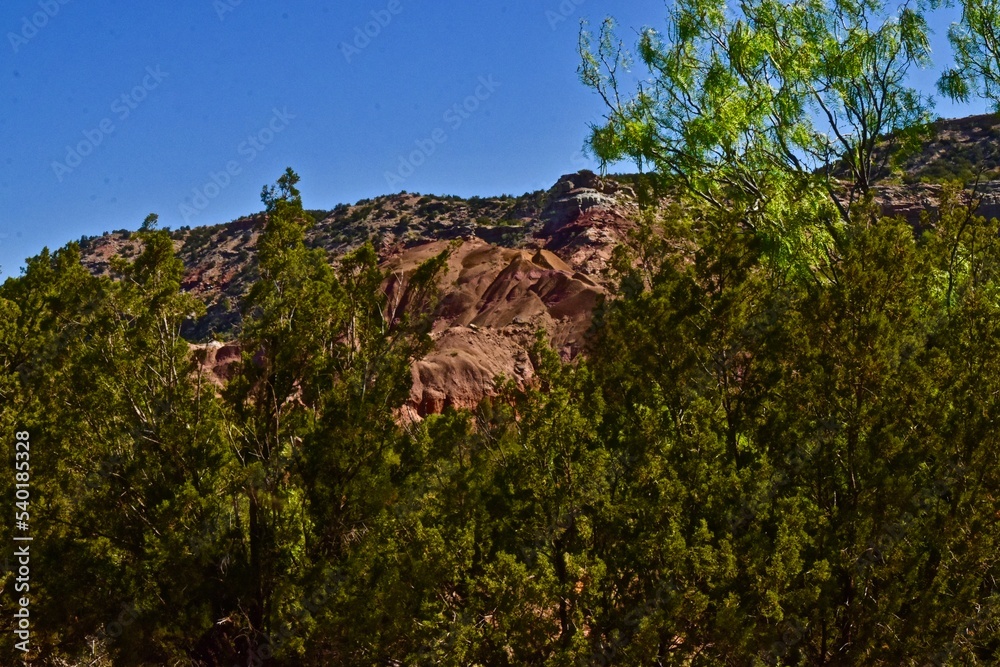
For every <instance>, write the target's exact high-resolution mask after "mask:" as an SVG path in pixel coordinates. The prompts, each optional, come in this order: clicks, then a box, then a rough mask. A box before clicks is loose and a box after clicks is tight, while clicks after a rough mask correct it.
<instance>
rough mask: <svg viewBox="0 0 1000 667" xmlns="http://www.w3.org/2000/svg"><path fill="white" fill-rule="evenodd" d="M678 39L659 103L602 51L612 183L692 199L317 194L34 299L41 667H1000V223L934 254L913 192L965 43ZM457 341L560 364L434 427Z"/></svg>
mask: <svg viewBox="0 0 1000 667" xmlns="http://www.w3.org/2000/svg"><path fill="white" fill-rule="evenodd" d="M963 10H964V12H963V14H962V19H961V20H962V21H963V23H962V25H961V26H960V27H961V29H957V30H955V31H953V33H952V35H951V40H952V43H953V47H954V49H955V53H956V56H955V62H954V63H952V65H951V66H950V67H948V68H946V69H945V71H944V75H943V78H942V82H941V90H942V91H943V92H945V93H947V94H949V95H951V96H953V97H955V98H956V99H959V100H961V99H968V98H969V97H970V96H971V95H975V94H978V95H982V96H984V97H986V98H987V99H989V100H991V101H993V102H997V101H1000V95H998V92H1000V89H998V83H1000V75H998V74H997V73H998V72H1000V66H998V63H997V60H996V55H997V54H995V53H994V52H993V51H991V50H990V45H991V44H995V43H997V41H998V40H997V37H998V35H996V34H995V33H993V32H991V31H992V26H994V25H1000V9H998V8H994V7H992V6H989V5H983V4H981V3H973V2H971V0H969V1H968V2H965V3H964V4H963ZM669 12H670V13H669V18H668V30H667V31H665V32H664V33H662V34H660V33H657V32H655V31H652V30H650V31H644V32H642V33H640V35H639V44H638V48H637V59H636V61H635V62H638V63H639V64H640V66H642V67H644V68H646V69H648V74H649V79H648V80H644V81H643V83H642V86H641V89H639V90H636V91H629V90H626V84H625V83H624V82H623V81H622V79H621V77H622V76H624V73H625V71H626V65H627V64H628V63H629V60H628V59H627V58H626V56H625V54H624V52H623V50H622V48H621V45H620V42H619V40H618V39H617V37H616V32H615V27H614V23H613V22H612V21H610V20H609V21H607V22H605V23H604V24H603V25H602V26H601V27H600V28H599V29H598V32H597V33H596V34H594V35H591V34H589V33H586V32H584V33H583V34H582V35H581V45H580V46H581V60H582V64H581V76H582V79H583V81H584V83H585V84H586V85H587V86H589V87H590V88H591V89H592V90H594V91H595V93H596V94H598V95H599V96H600V98H601V99H603V100H604V101H605V102H606V103H607V105H608V109H607V116H606V118H605V122H604V123H602V124H598V125H597V126H595V127H593V128H592V132H591V135H590V137H589V140H588V141H589V145H590V147H591V149H592V150H593V152H594V154H595V155H597V156H598V157H599V158H600V159H602V160H603V161H606V162H607V163H609V164H610V163H614V162H617V161H620V160H625V159H632V160H635V161H637V162H639V163H640V164H642V165H643V166H644V167H646V168H648V169H649V170H650V171H651V176H649V177H648V179H649V181H648V182H649V183H650V184H653V185H655V186H656V188H655V189H654V191H655V192H657V193H660V194H662V195H664V196H663V197H659V196H657V197H651V196H650V195H649V194H648V192H647V191H646V190H645V185H644V181H642V180H640V179H635V180H632V181H629V179H621V180H617V181H616V180H614V179H598V178H597V177H596V176H594V175H593V174H578V175H570V176H568V177H565V178H564V179H561V180H560V183H558V184H557V185H556V187H555V188H553V189H552V190H551V191H549V193H548V194H547V195H544V194H542V195H529V196H526V197H525V198H520V199H513V200H512V199H505V198H497V199H491V200H488V201H487V200H477V203H476V204H475V205H473V203H472V201H471V200H469V201H459V200H451V199H445V198H436V199H435V198H429V200H428V201H423V202H422V203H421V198H420V197H418V196H416V195H394V196H391V197H386V198H380V199H377V200H374V201H372V202H364V203H360V204H358V205H356V206H352V207H344V208H341V209H339V210H338V211H334V212H332V213H326V212H323V213H321V214H320V215H318V216H313V215H311V214H310V213H309V212H307V211H306V210H305V209H304V204H303V201H302V198H301V195H300V192H299V190H298V188H297V185H298V182H299V177H298V175H297V174H296V173H295V172H294V171H293V170H292V169H288V170H286V172H285V173H284V174H282V175H281V176H280V177H279V178H278V179H277V181H276V183H275V184H273V185H271V186H268V187H266V188H265V189H264V191H263V195H262V204H263V206H264V211H263V212H262V213H261V214H259V215H257V216H253V217H250V218H246V219H244V220H240V221H236V222H234V223H230V224H229V225H224V226H219V227H214V228H207V229H204V230H199V229H192V230H179V231H175V232H170V231H167V230H163V229H159V228H158V226H157V218H156V216H155V215H151V216H149V217H148V218H147V219H146V220H145V221H144V223H143V224H142V226H141V228H140V229H139V230H138V231H136V232H132V233H128V238H126V233H123V232H119V233H116V234H115V235H111V236H107V237H104V238H103V239H100V240H88V243H87V244H86V245H87V247H86V251H85V253H84V252H83V251H82V249H81V245H80V244H78V243H70V244H67V245H66V246H64V247H62V248H61V249H59V250H57V251H54V252H49V251H48V250H46V251H44V252H42V253H41V254H39V255H38V256H36V257H34V258H32V259H31V260H30V261H29V263H28V266H27V269H26V271H25V272H24V274H23V275H22V276H20V277H18V278H16V279H10V280H7V281H6V282H5V283H4V284H3V285H2V286H0V396H2V398H3V402H2V403H0V429H2V430H3V432H4V433H8V434H16V433H19V434H22V435H19V436H17V437H18V438H19V439H21V440H23V439H25V438H27V437H28V436H29V435H30V441H31V458H30V461H31V463H30V480H31V481H30V486H31V504H30V510H31V511H30V513H31V517H30V523H31V533H32V536H33V541H32V543H31V563H32V568H33V570H32V571H33V572H34V573H36V576H35V578H33V579H32V581H31V590H30V595H31V610H32V623H33V625H32V628H33V633H34V634H33V643H32V647H31V653H30V656H29V660H30V661H31V663H32V664H39V665H123V666H125V665H127V666H131V665H174V664H194V665H199V666H204V667H208V666H220V667H221V666H223V665H226V666H228V665H234V664H238V665H269V666H275V667H278V666H289V667H290V666H299V665H307V666H311V665H316V666H326V665H358V666H362V665H363V666H370V665H393V666H394V665H470V666H471V665H484V666H485V665H490V666H493V665H498V666H504V665H510V666H514V665H517V666H520V665H549V666H568V665H636V666H639V665H643V666H645V665H673V666H693V667H695V666H696V667H702V666H705V667H715V666H718V665H733V666H742V665H748V666H755V667H756V666H760V665H789V666H791V665H795V666H823V667H834V666H836V667H841V666H855V665H857V666H866V667H867V666H872V665H874V666H885V667H889V666H893V667H895V666H898V665H919V666H925V665H995V664H998V663H1000V587H998V583H997V581H998V578H1000V521H998V518H1000V430H998V429H997V423H998V420H1000V221H998V220H997V219H995V218H991V219H988V218H986V217H983V216H980V215H977V213H976V209H975V207H974V202H975V200H974V199H970V197H969V193H967V192H962V191H961V190H960V187H959V185H956V184H954V183H950V184H947V185H936V186H935V188H936V189H935V197H936V200H935V201H934V203H933V206H928V207H926V208H927V210H925V211H923V212H922V214H921V215H918V218H919V219H918V221H917V222H919V224H916V225H915V224H913V221H911V220H907V219H904V218H902V217H899V216H895V215H891V214H888V213H887V210H886V208H885V207H884V206H883V205H882V203H880V201H879V197H880V194H879V187H882V185H884V183H883V182H882V180H881V179H883V176H881V175H880V174H881V172H880V170H881V169H883V167H884V162H885V161H884V160H883V158H882V157H881V156H884V155H890V154H891V155H892V156H895V157H892V160H891V161H890V162H892V163H893V164H896V165H897V166H898V165H906V164H909V165H910V168H912V169H914V170H917V171H920V170H921V169H923V170H925V172H926V170H927V169H930V168H931V167H930V166H928V165H933V164H942V163H941V162H940V161H938V162H928V161H925V162H920V161H919V159H918V158H913V156H914V155H917V154H918V153H919V148H920V147H921V146H923V145H925V144H924V143H922V142H923V141H925V139H924V137H926V130H927V123H928V122H929V119H930V106H929V105H930V102H929V100H927V99H926V98H925V97H923V96H922V95H920V94H918V93H917V91H915V90H913V89H912V88H910V87H909V81H910V78H909V74H910V73H911V72H912V71H913V69H914V68H917V67H921V66H924V65H926V64H928V62H929V47H928V44H929V42H928V37H927V35H928V30H927V20H926V15H925V13H924V8H923V5H918V6H913V5H910V4H904V5H900V6H895V5H882V4H880V3H878V2H869V3H862V4H853V3H842V2H839V3H825V2H821V1H817V2H808V3H799V2H791V3H789V2H784V1H781V0H748V1H747V2H744V3H742V5H741V11H740V12H739V14H738V15H737V14H735V13H733V12H731V11H728V10H727V7H726V5H725V4H724V3H723V2H715V1H712V0H691V1H685V2H678V3H676V4H675V5H673V6H672V7H671V8H670V10H669ZM817 118H820V119H823V120H822V121H820V120H817ZM976 123H979V121H976ZM831 126H832V127H831ZM978 126H979V125H977V127H978ZM983 126H984V127H985V125H983ZM936 141H938V142H944V141H945V139H942V138H939V139H938V140H936ZM932 145H944V144H943V143H939V144H932ZM990 150H991V149H990ZM982 154H983V155H987V154H988V151H987V150H986V149H985V148H984V149H983V153H982ZM943 155H945V156H947V153H943ZM897 158H898V159H897ZM906 159H917V160H918V161H917V162H912V163H906V162H905V160H906ZM977 159H978V158H977ZM921 165H923V166H921ZM925 175H926V174H925ZM880 183H881V184H882V185H880ZM584 185H585V186H584ZM640 185H642V187H640ZM643 193H645V194H643ZM970 201H971V202H972V204H973V205H971V206H970ZM625 202H631V204H629V205H628V206H624V207H623V203H625ZM647 203H655V205H650V206H645V205H641V206H640V204H647ZM418 211H420V213H419V216H420V217H419V218H417V217H412V218H411V219H410V220H408V221H406V222H405V225H404V221H403V217H404V216H405V215H413V216H416V215H417V213H416V212H418ZM411 212H412V213H411ZM625 212H627V216H625V215H623V213H625ZM316 217H319V218H321V220H319V221H318V222H317V220H316V219H315V218H316ZM626 217H627V220H626ZM506 221H520V222H517V223H516V224H506ZM508 228H509V229H508ZM373 230H378V231H379V233H376V234H374V236H375V239H374V241H373V240H372V238H371V237H372V236H373ZM472 233H475V234H476V235H477V236H478V235H480V234H482V235H489V234H494V235H496V236H494V237H491V238H492V241H493V243H494V244H501V245H499V246H498V245H490V244H488V243H486V242H485V241H483V240H482V238H486V236H483V237H482V238H480V239H472V238H466V237H467V236H471V234H472ZM408 236H409V238H407V237H408ZM452 241H454V243H452ZM397 243H400V244H401V247H400V248H397V249H395V250H394V249H393V248H394V247H395V244H397ZM407 244H412V245H410V246H408V247H407ZM503 244H506V245H503ZM251 248H252V249H253V253H252V254H251V251H250V249H251ZM557 251H558V252H561V253H563V254H562V255H560V254H558V253H557ZM241 252H246V253H247V256H246V257H242V258H241V257H240V253H241ZM484 258H486V259H484ZM85 262H86V263H85ZM210 262H211V263H212V265H211V266H209V263H210ZM453 271H454V272H457V274H458V287H457V288H456V287H454V285H455V284H454V283H452V282H451V281H452V280H453V279H452V273H451V272H453ZM501 276H502V278H501ZM209 283H211V287H212V289H211V290H210V289H207V286H208V285H209ZM449 285H451V286H452V287H449ZM227 290H231V291H227ZM223 298H229V299H230V303H229V304H226V305H225V306H224V307H223V305H222V304H221V299H223ZM214 299H218V300H219V301H215V300H214ZM206 301H207V302H208V303H209V306H208V308H209V309H211V308H215V307H218V308H220V313H221V314H217V316H216V317H215V319H214V320H213V319H209V320H206V319H204V318H205V316H206V312H207V311H206V306H205V302H206ZM527 303H531V304H534V306H533V308H534V309H533V310H532V309H528V308H520V305H523V304H527ZM511 304H514V305H516V306H518V307H516V308H513V307H511ZM234 309H238V312H239V315H238V319H236V318H234V319H232V320H226V317H224V316H223V315H225V314H226V313H230V312H234ZM584 310H586V312H587V314H588V317H587V319H583V318H579V317H576V319H574V317H575V316H576V315H577V314H579V313H580V312H582V311H584ZM480 318H481V319H480ZM532 318H535V319H532ZM565 321H571V322H572V323H573V326H574V327H581V326H582V324H581V323H586V327H585V328H586V331H585V332H583V331H581V330H580V329H575V330H574V331H576V333H574V338H575V337H576V336H577V335H579V336H580V338H581V339H582V340H575V341H574V342H575V344H576V346H577V347H578V348H579V349H578V350H577V351H578V352H579V354H571V353H567V347H568V346H569V343H570V341H569V340H566V339H565V337H564V338H563V339H560V340H558V341H556V340H555V339H556V338H557V336H558V335H560V332H561V331H565V329H564V328H563V329H560V328H559V326H557V323H559V322H565ZM204 322H211V324H208V325H203V324H199V323H204ZM442 322H444V323H445V324H444V325H442V324H441V323H442ZM487 323H489V324H487ZM536 325H537V326H536ZM199 327H203V328H199ZM457 329H461V330H462V331H463V332H464V333H463V335H464V334H465V333H467V334H468V337H469V338H466V339H463V340H464V341H465V343H468V341H469V340H472V337H480V336H481V337H482V340H487V341H492V343H491V344H494V345H496V346H502V345H505V344H506V343H505V342H504V341H507V342H509V339H508V338H505V336H507V334H508V333H509V332H510V331H514V330H517V331H519V332H520V333H519V334H518V335H521V334H530V332H531V331H533V330H537V334H536V335H535V336H534V339H533V341H532V342H531V343H530V344H527V347H526V348H519V349H511V351H510V353H511V354H512V355H513V357H514V361H515V363H514V364H513V366H514V368H515V370H516V369H517V368H520V369H527V367H528V365H530V367H531V372H530V373H528V372H521V371H518V372H519V374H518V375H517V376H516V377H500V378H496V379H495V381H494V383H493V385H492V387H491V391H489V392H484V393H483V397H482V399H481V400H479V401H478V402H476V403H475V404H474V405H456V404H454V403H451V404H447V403H445V404H442V405H439V406H437V407H439V408H440V409H439V410H429V411H427V412H426V414H423V415H417V416H414V415H413V414H411V413H409V412H408V411H407V410H406V409H405V408H406V407H407V405H408V401H409V400H410V395H411V390H412V387H413V383H414V377H413V371H412V369H413V368H414V367H419V366H420V364H422V363H423V364H425V365H426V364H429V365H432V366H433V365H436V366H437V367H442V368H449V369H451V370H453V371H454V372H456V373H457V372H461V371H462V368H463V367H464V366H468V365H471V362H469V361H468V359H466V358H464V357H461V356H460V355H459V350H458V348H454V349H453V350H452V351H454V352H455V354H456V357H455V358H456V359H459V361H456V362H455V363H454V364H453V365H451V366H448V365H446V363H445V362H446V359H442V358H440V357H434V358H432V357H430V356H429V355H431V353H432V352H433V351H434V350H435V349H436V354H441V353H442V350H441V349H440V348H435V346H436V345H439V344H440V341H441V339H442V331H443V330H457ZM504 332H507V333H504ZM213 333H214V334H218V335H225V336H229V337H232V338H233V339H234V341H233V344H234V345H235V349H236V351H237V352H236V358H235V359H234V360H233V361H232V364H231V366H230V369H229V372H228V373H227V375H226V377H224V378H222V379H221V380H220V379H219V378H218V377H212V376H211V375H210V373H209V372H208V369H206V367H205V362H206V359H207V350H208V349H209V348H208V347H206V346H192V344H191V341H190V340H188V339H187V338H186V337H185V335H187V336H188V337H198V336H210V335H212V334H213ZM453 333H454V332H453ZM465 343H463V344H465ZM553 343H555V345H553ZM470 345H471V344H470ZM212 349H217V347H216V348H212ZM522 352H523V358H521V356H519V355H521V353H522ZM418 417H422V418H418ZM22 436H23V437H22ZM8 437H9V436H8ZM15 480H16V478H15V477H13V476H11V475H4V476H2V477H0V494H2V495H3V496H4V497H6V498H13V497H15V484H16V483H17V482H16V481H15ZM12 532H13V531H12V528H11V525H10V523H4V524H3V528H2V530H0V536H2V537H3V539H5V540H7V542H8V543H11V541H12V537H13V536H12ZM17 576H18V575H17V574H16V573H15V572H14V571H13V570H12V571H9V572H6V573H5V578H4V582H5V586H8V587H11V589H13V586H14V585H15V581H16V578H17ZM11 589H8V590H11ZM15 629H16V628H15V618H14V617H13V615H12V614H10V613H5V614H3V615H0V630H2V633H0V650H2V651H4V655H14V652H13V651H14V648H13V643H14V641H15V639H16V636H15V634H14V630H15Z"/></svg>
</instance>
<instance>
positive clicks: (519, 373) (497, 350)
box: [84, 172, 638, 418]
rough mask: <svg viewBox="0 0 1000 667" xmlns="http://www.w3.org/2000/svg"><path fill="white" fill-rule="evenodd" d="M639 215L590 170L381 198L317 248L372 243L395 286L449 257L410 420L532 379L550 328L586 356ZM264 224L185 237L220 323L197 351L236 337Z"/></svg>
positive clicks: (222, 346)
mask: <svg viewBox="0 0 1000 667" xmlns="http://www.w3.org/2000/svg"><path fill="white" fill-rule="evenodd" d="M637 211H638V205H637V204H636V201H635V195H634V194H633V192H632V189H631V188H630V187H629V186H628V185H624V184H622V183H619V182H616V181H615V180H614V179H612V178H600V177H598V176H596V175H595V174H593V173H592V172H581V173H579V174H571V175H569V176H564V177H563V178H561V179H560V180H559V181H558V183H556V185H555V186H554V187H553V188H552V189H551V190H549V191H548V192H545V193H532V194H529V195H524V196H522V197H519V198H506V199H505V198H495V199H489V200H478V201H476V200H458V199H457V198H434V197H421V196H420V195H406V194H403V195H391V196H387V197H382V198H378V199H376V200H373V201H372V202H369V203H365V204H359V205H357V206H354V207H345V208H339V209H338V210H337V211H334V212H331V213H329V214H324V215H321V216H319V217H320V222H319V223H318V224H317V225H316V226H315V227H314V228H313V229H312V230H310V232H309V239H310V243H311V244H312V245H314V246H321V247H325V248H327V250H328V251H329V252H330V256H331V260H334V261H335V260H336V258H337V257H338V256H340V255H342V254H343V253H344V252H346V251H348V250H350V249H351V248H353V247H355V246H356V245H357V244H358V243H360V242H361V241H363V240H365V239H367V238H369V236H370V235H372V234H374V235H376V237H378V238H379V239H380V240H379V244H378V249H379V252H380V256H381V258H382V264H383V267H384V268H387V269H390V270H391V271H392V274H393V275H396V276H398V275H405V274H406V273H407V272H409V271H413V270H414V269H416V267H417V266H419V265H420V264H421V263H422V262H423V261H425V260H427V259H430V258H431V257H433V256H435V255H437V254H439V253H441V252H442V251H444V250H446V249H450V256H449V260H448V264H447V270H446V272H445V273H444V275H443V276H442V277H441V282H440V288H441V302H440V305H439V308H438V310H437V312H436V314H435V322H434V327H433V331H432V334H431V335H432V338H433V340H434V348H433V350H432V351H431V352H430V353H429V354H428V355H427V356H426V357H424V358H423V359H421V360H418V361H417V362H416V363H415V364H414V366H413V370H412V372H413V389H412V392H411V395H410V400H409V403H408V405H407V406H406V407H405V410H404V411H405V413H407V414H408V415H410V416H411V417H416V418H419V417H420V416H423V415H426V414H430V413H435V412H440V411H441V410H443V409H445V408H446V407H448V406H452V407H456V408H471V407H475V406H476V405H477V404H478V403H479V401H480V400H482V398H483V397H484V396H486V395H489V394H491V393H493V391H494V389H495V384H496V380H497V378H499V377H505V378H509V379H512V380H514V381H515V382H517V383H519V384H523V383H525V382H528V381H530V379H531V378H532V377H533V376H534V373H535V369H534V368H533V367H532V365H531V362H530V360H529V356H528V349H529V348H530V347H531V345H532V344H533V343H534V340H535V335H536V332H537V331H539V330H542V331H544V332H545V333H546V334H547V335H548V337H549V339H550V341H551V342H552V344H553V345H554V346H555V347H556V349H557V350H559V352H560V354H561V355H562V356H563V358H565V359H572V358H573V357H575V356H576V355H577V354H579V353H580V352H581V350H582V349H583V345H584V342H585V338H586V335H587V332H588V330H589V328H590V325H591V319H592V313H593V311H594V308H595V306H596V305H597V304H598V303H599V301H600V300H601V299H602V298H604V296H605V295H606V289H607V278H606V270H607V264H608V259H609V258H610V256H611V252H612V251H613V249H614V248H615V246H616V245H618V244H619V243H620V242H622V241H623V240H624V239H625V238H626V235H627V233H628V231H629V230H630V229H631V228H632V226H633V224H634V223H633V222H632V219H633V218H634V214H635V213H636V212H637ZM408 212H409V213H408ZM361 213H365V214H366V215H367V216H368V217H362V216H361ZM407 218H410V219H409V220H408V221H406V219H407ZM404 221H406V225H405V226H404V224H403V223H404ZM262 226H263V220H262V219H261V218H260V216H252V217H250V218H243V219H240V220H237V221H234V222H232V223H229V224H228V225H222V226H218V227H215V228H197V229H192V230H190V231H183V230H182V233H178V234H177V235H176V239H177V240H176V241H175V245H177V247H178V251H179V254H180V256H181V258H182V259H183V260H184V262H185V266H186V272H185V277H184V281H183V285H182V288H183V289H184V290H185V291H187V292H189V293H191V294H194V295H195V296H198V297H199V298H200V299H202V300H204V301H205V302H206V303H207V304H209V317H208V318H207V322H208V324H206V323H204V322H203V323H201V324H198V325H197V326H194V327H192V328H191V330H190V332H189V335H191V337H192V338H194V339H195V340H197V339H198V338H199V337H202V338H203V337H204V336H205V335H206V333H208V332H210V331H212V330H215V331H219V332H223V333H225V332H228V331H231V330H232V329H233V328H235V327H237V326H238V324H239V316H238V312H237V305H238V303H239V299H240V298H241V297H242V295H243V294H244V293H245V291H246V288H247V285H248V284H249V283H250V282H251V281H252V280H253V279H254V276H255V272H256V264H255V261H256V255H255V250H256V242H257V238H258V237H259V234H260V230H261V229H262ZM133 246H135V241H134V239H133V240H130V239H129V237H128V235H127V234H122V233H117V232H116V233H114V234H110V235H106V236H105V237H102V238H101V239H98V240H97V242H96V243H93V242H92V244H91V246H90V247H89V248H88V249H86V251H85V256H84V263H85V264H86V265H87V266H88V267H89V268H90V269H91V270H92V271H95V272H98V273H100V272H106V271H107V270H108V263H109V259H110V257H111V256H112V255H114V254H120V253H124V254H134V253H136V252H138V251H139V250H140V249H139V248H138V247H133ZM391 283H392V280H390V284H388V285H386V288H387V289H390V290H391V289H393V288H394V286H393V284H391ZM192 348H193V349H194V351H195V353H196V354H197V355H198V357H199V359H200V360H201V361H202V363H203V364H204V368H205V369H207V371H208V373H209V375H210V377H211V379H212V381H213V382H214V383H215V384H217V385H218V386H220V387H221V386H222V385H223V384H225V382H226V381H227V380H228V379H229V378H230V377H231V375H232V370H233V363H234V362H236V361H238V360H239V358H240V350H239V348H238V346H237V345H235V344H234V343H222V342H214V341H213V342H198V343H193V344H192Z"/></svg>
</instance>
